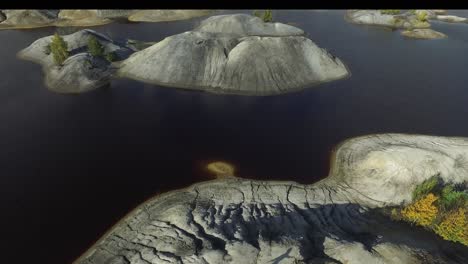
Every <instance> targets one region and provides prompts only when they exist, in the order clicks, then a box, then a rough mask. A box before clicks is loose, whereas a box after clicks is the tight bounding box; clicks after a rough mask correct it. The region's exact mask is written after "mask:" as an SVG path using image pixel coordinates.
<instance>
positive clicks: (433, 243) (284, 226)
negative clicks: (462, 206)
mask: <svg viewBox="0 0 468 264" xmlns="http://www.w3.org/2000/svg"><path fill="white" fill-rule="evenodd" d="M467 155H468V139H464V138H442V137H434V136H420V135H404V134H382V135H370V136H364V137H358V138H354V139H350V140H347V141H345V142H344V143H342V144H341V145H339V147H338V149H337V150H336V152H335V154H334V156H333V166H332V169H331V171H330V175H329V176H328V178H326V179H324V180H322V181H320V182H317V183H315V184H311V185H302V184H298V183H294V182H277V181H253V180H246V179H239V178H223V179H219V180H214V181H210V182H202V183H198V184H195V185H193V186H190V187H188V188H186V189H182V190H176V191H172V192H169V193H166V194H162V195H160V196H158V197H155V198H154V199H151V200H149V201H146V202H145V203H143V204H142V205H141V206H139V207H138V208H137V209H135V210H134V211H132V212H131V213H130V214H129V215H127V216H126V217H125V218H124V219H122V220H121V221H120V222H119V223H118V224H117V225H116V226H114V227H113V228H112V229H111V230H110V231H109V232H108V233H107V234H106V235H105V236H104V237H103V238H101V239H100V240H99V241H98V242H97V243H96V244H95V245H94V246H93V247H92V248H91V249H89V250H88V251H87V252H86V253H85V254H83V255H82V256H81V257H80V258H79V259H78V260H77V261H75V263H76V264H85V263H86V264H92V263H96V264H97V263H115V264H117V263H210V264H211V263H280V262H281V263H465V262H466V261H467V260H468V251H466V247H464V246H462V245H460V244H454V243H451V242H448V241H444V240H442V239H441V238H439V237H437V236H436V235H434V234H431V233H429V232H427V231H424V230H422V229H419V228H415V227H410V226H409V225H405V224H402V223H397V222H393V221H392V220H390V219H389V218H386V217H383V216H381V215H379V214H377V213H376V210H377V209H378V208H383V207H386V206H390V205H395V204H404V203H407V202H409V200H410V199H411V192H412V190H413V189H414V188H415V187H416V185H417V184H420V183H421V182H423V181H424V180H426V179H428V178H430V177H431V176H433V175H434V174H437V173H438V174H439V175H440V177H442V179H443V180H444V181H447V182H454V183H461V182H467V181H468V174H466V172H465V171H464V170H466V169H468V168H465V167H464V166H459V163H457V160H460V159H461V158H464V157H466V156H467ZM457 164H458V165H457Z"/></svg>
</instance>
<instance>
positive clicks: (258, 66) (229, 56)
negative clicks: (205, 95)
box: [119, 15, 349, 95]
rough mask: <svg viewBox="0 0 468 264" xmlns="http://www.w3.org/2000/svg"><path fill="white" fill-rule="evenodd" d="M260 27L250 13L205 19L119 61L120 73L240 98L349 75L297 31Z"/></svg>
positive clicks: (278, 25) (281, 27)
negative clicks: (187, 29) (197, 25)
mask: <svg viewBox="0 0 468 264" xmlns="http://www.w3.org/2000/svg"><path fill="white" fill-rule="evenodd" d="M224 23H227V25H229V26H225V25H224ZM259 23H263V22H261V20H260V19H258V18H255V17H252V16H249V15H233V16H216V17H212V18H208V19H207V20H205V21H203V22H202V23H201V25H200V27H198V28H197V29H196V30H194V31H189V32H185V33H182V34H178V35H174V36H171V37H168V38H166V39H164V40H162V41H160V42H158V43H156V44H154V45H153V46H151V47H149V48H146V49H144V50H142V51H139V52H136V53H135V54H133V55H132V56H130V57H129V58H128V59H127V60H125V61H123V62H122V64H121V66H120V69H119V75H120V76H123V77H128V78H132V79H136V80H140V81H144V82H148V83H154V84H159V85H165V86H170V87H179V88H186V89H194V90H202V91H208V92H215V93H234V94H245V95H271V94H280V93H286V92H290V91H294V90H299V89H302V88H304V87H307V86H311V85H314V84H320V83H322V82H327V81H332V80H337V79H340V78H343V77H346V76H348V75H349V72H348V70H347V68H346V66H345V65H344V64H343V63H342V62H341V61H340V59H338V58H336V57H334V56H333V55H331V54H330V53H328V52H327V51H326V50H324V49H322V48H320V47H318V46H317V45H316V44H315V43H313V42H312V41H311V40H310V39H307V38H305V37H304V36H298V35H300V34H302V33H303V32H302V30H300V29H297V28H295V27H292V26H288V25H284V24H279V23H275V24H271V25H267V26H260V25H259ZM263 24H265V23H263ZM262 30H264V31H262ZM222 31H227V32H226V33H224V32H222ZM254 34H257V35H260V36H257V35H254ZM288 34H289V35H288ZM267 36H268V37H267Z"/></svg>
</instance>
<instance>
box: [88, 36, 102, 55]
mask: <svg viewBox="0 0 468 264" xmlns="http://www.w3.org/2000/svg"><path fill="white" fill-rule="evenodd" d="M88 51H89V53H91V55H93V56H94V57H104V47H103V46H102V45H101V43H99V41H98V40H97V39H96V37H94V36H89V39H88Z"/></svg>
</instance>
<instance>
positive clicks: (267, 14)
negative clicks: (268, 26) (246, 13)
mask: <svg viewBox="0 0 468 264" xmlns="http://www.w3.org/2000/svg"><path fill="white" fill-rule="evenodd" d="M253 14H254V16H256V17H259V18H261V19H262V20H263V22H272V21H273V12H272V11H271V10H265V11H263V12H261V11H258V10H255V11H254V13H253Z"/></svg>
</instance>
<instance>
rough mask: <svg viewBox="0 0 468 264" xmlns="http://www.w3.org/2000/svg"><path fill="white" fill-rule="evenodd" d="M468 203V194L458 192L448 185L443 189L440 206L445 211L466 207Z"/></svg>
mask: <svg viewBox="0 0 468 264" xmlns="http://www.w3.org/2000/svg"><path fill="white" fill-rule="evenodd" d="M467 201H468V193H466V192H462V191H456V190H454V188H453V187H452V186H450V185H447V186H445V187H444V188H443V189H442V193H441V197H440V200H439V204H440V206H441V207H442V208H443V209H444V210H446V211H448V210H452V209H454V208H460V207H463V206H465V203H466V202H467Z"/></svg>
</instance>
